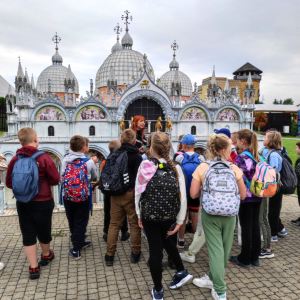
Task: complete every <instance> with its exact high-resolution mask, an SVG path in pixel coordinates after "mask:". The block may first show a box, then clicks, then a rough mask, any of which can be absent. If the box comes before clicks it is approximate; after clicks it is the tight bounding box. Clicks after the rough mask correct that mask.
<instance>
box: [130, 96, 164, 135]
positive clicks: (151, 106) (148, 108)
mask: <svg viewBox="0 0 300 300" xmlns="http://www.w3.org/2000/svg"><path fill="white" fill-rule="evenodd" d="M136 115H142V116H144V117H145V118H146V121H147V122H146V126H145V132H149V130H148V124H150V126H149V127H150V128H149V129H150V132H154V131H155V124H156V122H157V119H158V118H159V117H161V118H162V120H163V121H162V122H161V123H162V126H163V129H162V131H165V115H164V113H163V109H162V108H161V106H160V105H159V104H158V103H157V102H155V101H154V100H151V99H148V98H141V99H137V100H135V101H134V102H132V103H131V104H129V106H128V107H127V110H126V112H125V115H124V117H125V125H126V128H128V127H129V121H131V117H134V116H136Z"/></svg>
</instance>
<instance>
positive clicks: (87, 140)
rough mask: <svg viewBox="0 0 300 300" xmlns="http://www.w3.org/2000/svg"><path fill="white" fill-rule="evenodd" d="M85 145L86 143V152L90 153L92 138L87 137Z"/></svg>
mask: <svg viewBox="0 0 300 300" xmlns="http://www.w3.org/2000/svg"><path fill="white" fill-rule="evenodd" d="M85 145H86V149H85V152H84V153H88V152H89V150H90V140H89V139H88V138H87V137H85Z"/></svg>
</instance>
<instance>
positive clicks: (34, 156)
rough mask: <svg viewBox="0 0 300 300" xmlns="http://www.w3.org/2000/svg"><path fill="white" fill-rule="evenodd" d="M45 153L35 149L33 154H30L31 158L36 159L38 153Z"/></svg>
mask: <svg viewBox="0 0 300 300" xmlns="http://www.w3.org/2000/svg"><path fill="white" fill-rule="evenodd" d="M42 154H45V152H43V151H37V152H35V153H34V154H33V155H31V158H32V159H37V158H38V157H39V156H40V155H42Z"/></svg>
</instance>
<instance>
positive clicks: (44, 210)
mask: <svg viewBox="0 0 300 300" xmlns="http://www.w3.org/2000/svg"><path fill="white" fill-rule="evenodd" d="M53 209H54V201H53V199H50V200H47V201H30V202H28V203H23V202H19V201H17V210H18V216H19V223H20V228H21V232H22V236H23V245H24V246H33V245H35V244H36V238H38V240H39V241H40V242H41V243H42V244H49V243H50V242H51V241H52V236H51V229H52V213H53Z"/></svg>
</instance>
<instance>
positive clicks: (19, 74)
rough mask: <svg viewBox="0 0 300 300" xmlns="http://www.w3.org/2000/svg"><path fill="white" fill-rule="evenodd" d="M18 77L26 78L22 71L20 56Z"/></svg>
mask: <svg viewBox="0 0 300 300" xmlns="http://www.w3.org/2000/svg"><path fill="white" fill-rule="evenodd" d="M17 77H22V78H23V77H24V72H23V69H22V65H21V60H20V56H19V66H18V73H17Z"/></svg>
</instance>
